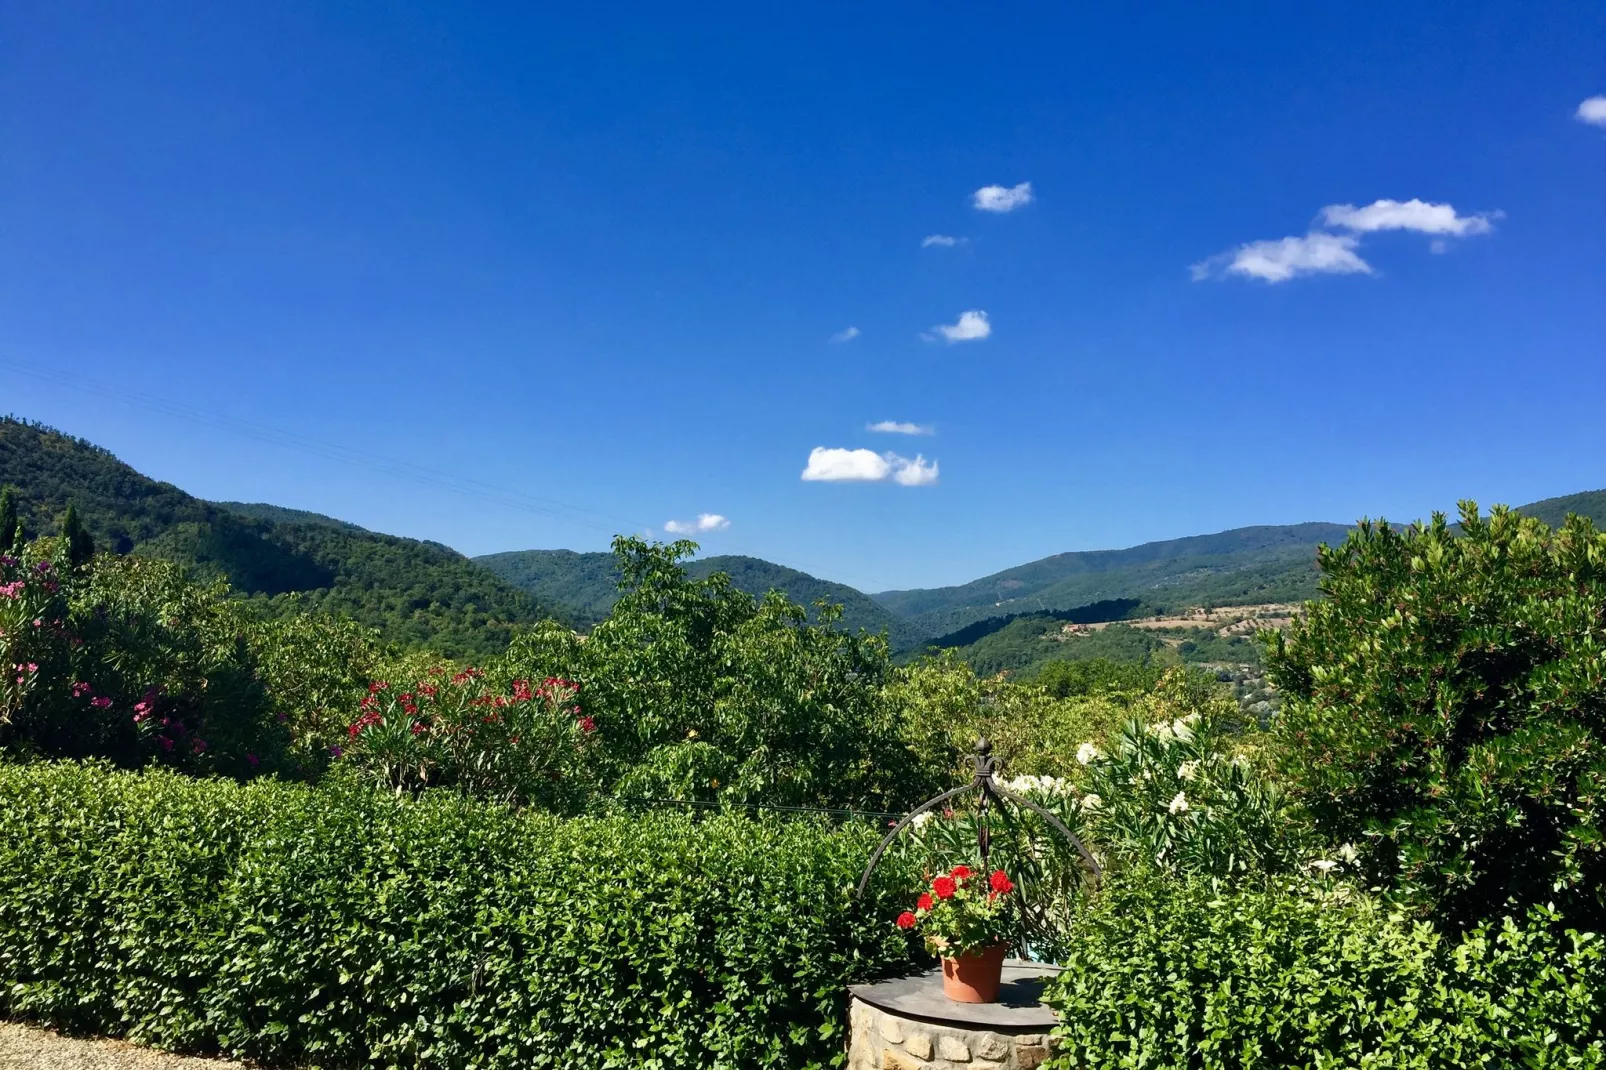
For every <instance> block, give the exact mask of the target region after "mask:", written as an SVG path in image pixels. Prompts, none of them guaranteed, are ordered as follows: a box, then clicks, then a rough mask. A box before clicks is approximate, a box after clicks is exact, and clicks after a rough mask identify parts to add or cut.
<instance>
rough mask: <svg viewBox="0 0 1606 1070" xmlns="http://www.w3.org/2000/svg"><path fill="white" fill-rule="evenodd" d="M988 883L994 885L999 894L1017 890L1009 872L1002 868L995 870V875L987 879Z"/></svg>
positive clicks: (994, 889)
mask: <svg viewBox="0 0 1606 1070" xmlns="http://www.w3.org/2000/svg"><path fill="white" fill-rule="evenodd" d="M987 883H988V884H990V885H992V888H993V891H995V892H997V893H998V894H999V895H1008V894H1009V893H1010V892H1013V891H1014V890H1015V885H1014V883H1013V882H1012V881H1011V880H1010V879H1009V874H1007V873H1005V872H1004V871H1003V870H1001V869H995V870H993V875H992V876H991V877H989V878H988V879H987Z"/></svg>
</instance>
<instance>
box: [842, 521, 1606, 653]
mask: <svg viewBox="0 0 1606 1070" xmlns="http://www.w3.org/2000/svg"><path fill="white" fill-rule="evenodd" d="M1517 509H1518V511H1519V512H1522V513H1526V514H1527V515H1529V516H1533V517H1537V518H1539V519H1541V520H1543V521H1545V522H1546V523H1547V524H1550V525H1552V526H1555V525H1558V524H1560V523H1561V522H1562V521H1563V520H1565V519H1566V518H1567V514H1569V513H1577V514H1579V515H1581V516H1587V517H1589V518H1590V519H1592V520H1593V521H1595V523H1596V524H1597V525H1601V526H1606V491H1585V492H1582V493H1579V494H1569V495H1567V496H1565V497H1560V498H1547V499H1545V500H1544V501H1539V502H1533V503H1532V504H1529V505H1523V506H1518V507H1517ZM1348 532H1349V528H1348V527H1347V526H1345V525H1343V524H1323V523H1307V524H1289V525H1282V526H1262V527H1249V528H1235V529H1233V530H1231V531H1223V532H1219V533H1218V534H1215V535H1195V536H1191V537H1188V538H1183V539H1170V540H1166V541H1163V542H1151V543H1144V544H1142V545H1141V546H1134V547H1130V548H1128V549H1125V550H1094V551H1080V552H1072V553H1064V554H1055V555H1054V556H1052V557H1045V558H1042V559H1041V560H1038V561H1033V562H1030V563H1028V564H1025V565H1018V566H1016V567H1015V568H1011V569H1005V570H1004V571H1003V572H996V573H994V574H992V575H991V576H984V577H982V578H981V579H979V580H972V581H971V582H970V583H967V584H962V585H960V586H957V587H938V588H932V589H927V590H910V591H883V592H881V593H879V594H873V595H871V596H870V597H871V598H873V599H875V600H876V601H877V602H878V603H880V604H881V605H882V606H884V607H886V608H887V609H889V610H891V611H892V612H893V613H896V614H898V615H900V616H903V617H905V618H907V619H908V620H909V622H910V623H911V624H912V625H913V626H914V627H915V629H916V630H917V631H919V632H921V633H923V634H925V635H926V636H928V637H932V638H933V640H934V641H936V642H938V643H939V644H940V645H944V646H958V645H962V644H964V645H968V644H969V643H973V642H975V641H977V640H978V639H980V638H981V636H983V635H986V634H989V633H991V632H994V631H998V630H1000V629H1002V628H1004V627H1005V626H1007V625H1009V624H1010V623H1011V622H1012V621H1014V620H1017V619H1023V618H1026V617H1036V616H1041V615H1051V616H1052V615H1059V619H1060V620H1066V619H1069V618H1067V617H1065V616H1063V614H1064V613H1066V612H1068V611H1076V610H1084V609H1086V608H1088V607H1091V606H1092V605H1093V604H1095V603H1099V602H1104V601H1107V600H1115V601H1119V600H1130V601H1131V602H1132V603H1134V604H1133V605H1132V606H1131V607H1130V608H1129V609H1128V611H1126V612H1124V613H1120V614H1113V615H1105V616H1102V617H1099V618H1097V619H1103V620H1116V619H1120V617H1122V616H1140V615H1143V614H1147V613H1156V612H1169V611H1174V610H1177V609H1181V608H1184V607H1187V606H1196V605H1247V604H1254V603H1260V602H1296V601H1302V600H1304V599H1308V598H1314V597H1316V594H1317V590H1316V579H1317V573H1316V547H1317V545H1318V544H1320V543H1324V542H1325V543H1333V544H1336V543H1339V542H1342V541H1343V540H1344V538H1345V536H1346V535H1347V534H1348ZM1078 619H1088V618H1086V617H1079V618H1078ZM962 630H963V631H971V632H972V634H970V635H958V636H956V633H961V632H962ZM972 630H974V631H972ZM948 637H956V638H958V639H959V642H951V641H947V640H948Z"/></svg>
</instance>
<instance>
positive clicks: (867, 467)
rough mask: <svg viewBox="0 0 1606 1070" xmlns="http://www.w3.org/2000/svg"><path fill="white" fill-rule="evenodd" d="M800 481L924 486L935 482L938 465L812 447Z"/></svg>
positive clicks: (893, 455) (888, 455) (920, 458)
mask: <svg viewBox="0 0 1606 1070" xmlns="http://www.w3.org/2000/svg"><path fill="white" fill-rule="evenodd" d="M803 478H804V479H805V480H806V481H808V482H811V483H881V482H885V481H886V480H888V479H890V480H892V481H893V482H894V483H899V484H901V485H903V486H905V487H924V486H928V485H930V484H932V483H935V482H936V481H937V462H936V461H928V460H926V459H925V457H924V456H921V455H916V456H915V457H914V459H912V460H911V459H910V458H908V457H901V456H899V455H898V454H896V453H877V452H875V451H874V450H865V449H858V450H850V449H842V448H840V447H827V446H815V447H814V448H813V449H812V450H810V451H809V463H808V466H807V467H806V468H804V469H803Z"/></svg>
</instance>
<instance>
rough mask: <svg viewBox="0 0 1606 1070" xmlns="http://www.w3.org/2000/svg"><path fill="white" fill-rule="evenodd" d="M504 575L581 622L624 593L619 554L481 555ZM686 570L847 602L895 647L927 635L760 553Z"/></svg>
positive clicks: (849, 623)
mask: <svg viewBox="0 0 1606 1070" xmlns="http://www.w3.org/2000/svg"><path fill="white" fill-rule="evenodd" d="M474 560H475V562H476V563H478V564H481V565H484V566H485V567H486V568H488V569H490V570H491V571H492V572H495V573H496V574H497V575H498V576H500V577H502V578H503V579H504V580H506V581H508V582H509V583H511V584H514V585H515V586H517V587H520V588H522V589H523V590H525V591H528V592H529V593H530V594H531V595H533V596H534V597H535V598H536V599H537V600H540V601H543V602H546V603H547V604H550V605H562V606H564V607H565V608H567V609H569V610H571V612H572V613H573V614H574V616H575V618H576V620H577V622H578V623H580V624H582V625H590V624H594V623H596V622H597V621H599V620H601V619H602V618H603V617H605V616H607V613H608V609H609V607H611V606H612V605H613V603H614V600H615V599H616V598H618V590H617V584H618V580H619V575H618V573H617V572H616V571H615V570H614V567H613V555H612V554H604V553H576V552H575V551H573V550H514V551H510V552H507V553H500V554H487V555H485V556H483V557H476V558H475V559H474ZM686 571H687V572H688V573H689V574H690V575H692V576H694V577H697V578H702V577H704V576H708V575H710V574H712V573H714V572H724V573H726V574H727V575H729V576H730V578H731V582H732V583H733V584H735V586H736V587H737V589H738V590H742V591H746V592H747V593H748V594H751V595H763V594H764V593H765V592H767V591H770V590H781V591H784V592H785V593H786V596H787V597H788V598H790V599H792V601H794V602H798V603H800V604H802V605H803V606H806V607H808V608H809V610H810V612H811V615H812V611H813V607H814V603H815V602H816V601H821V600H823V601H826V602H831V603H834V604H838V605H840V606H842V625H843V626H844V627H846V628H850V629H857V628H864V629H867V630H869V631H872V632H880V631H883V630H884V631H886V632H887V634H888V639H889V641H890V642H891V644H892V648H893V649H894V650H906V649H909V648H911V647H915V646H918V645H919V644H920V643H921V641H922V640H924V639H925V638H926V637H925V636H924V635H922V634H921V633H920V632H919V631H917V630H916V629H914V628H912V627H910V625H909V623H908V622H907V621H905V620H902V619H900V618H899V617H897V616H896V615H895V614H893V613H890V612H888V611H887V610H885V609H883V608H882V607H881V606H878V605H876V603H875V602H874V601H873V600H872V599H871V598H870V597H869V596H868V595H865V594H863V593H862V592H860V591H857V590H855V589H854V588H852V587H849V586H847V585H845V584H841V583H831V582H830V581H828V580H822V579H817V578H816V577H814V576H810V575H809V574H808V573H806V572H799V571H797V570H796V569H792V568H787V567H785V566H784V565H777V564H774V563H773V562H769V561H763V560H760V559H759V558H756V557H741V556H736V555H720V556H715V557H705V558H701V559H698V560H694V561H690V562H688V563H687V565H686Z"/></svg>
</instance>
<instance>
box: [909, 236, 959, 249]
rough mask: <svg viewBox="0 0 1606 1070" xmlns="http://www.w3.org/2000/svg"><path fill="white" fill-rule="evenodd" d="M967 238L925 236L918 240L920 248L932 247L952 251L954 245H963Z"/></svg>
mask: <svg viewBox="0 0 1606 1070" xmlns="http://www.w3.org/2000/svg"><path fill="white" fill-rule="evenodd" d="M969 240H970V239H969V238H956V237H954V236H953V235H951V234H927V235H926V236H925V237H924V238H922V239H921V240H920V248H922V249H930V248H931V247H932V246H933V245H936V246H939V247H940V248H943V249H952V248H953V247H954V246H956V245H963V244H965V243H966V242H967V241H969Z"/></svg>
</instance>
